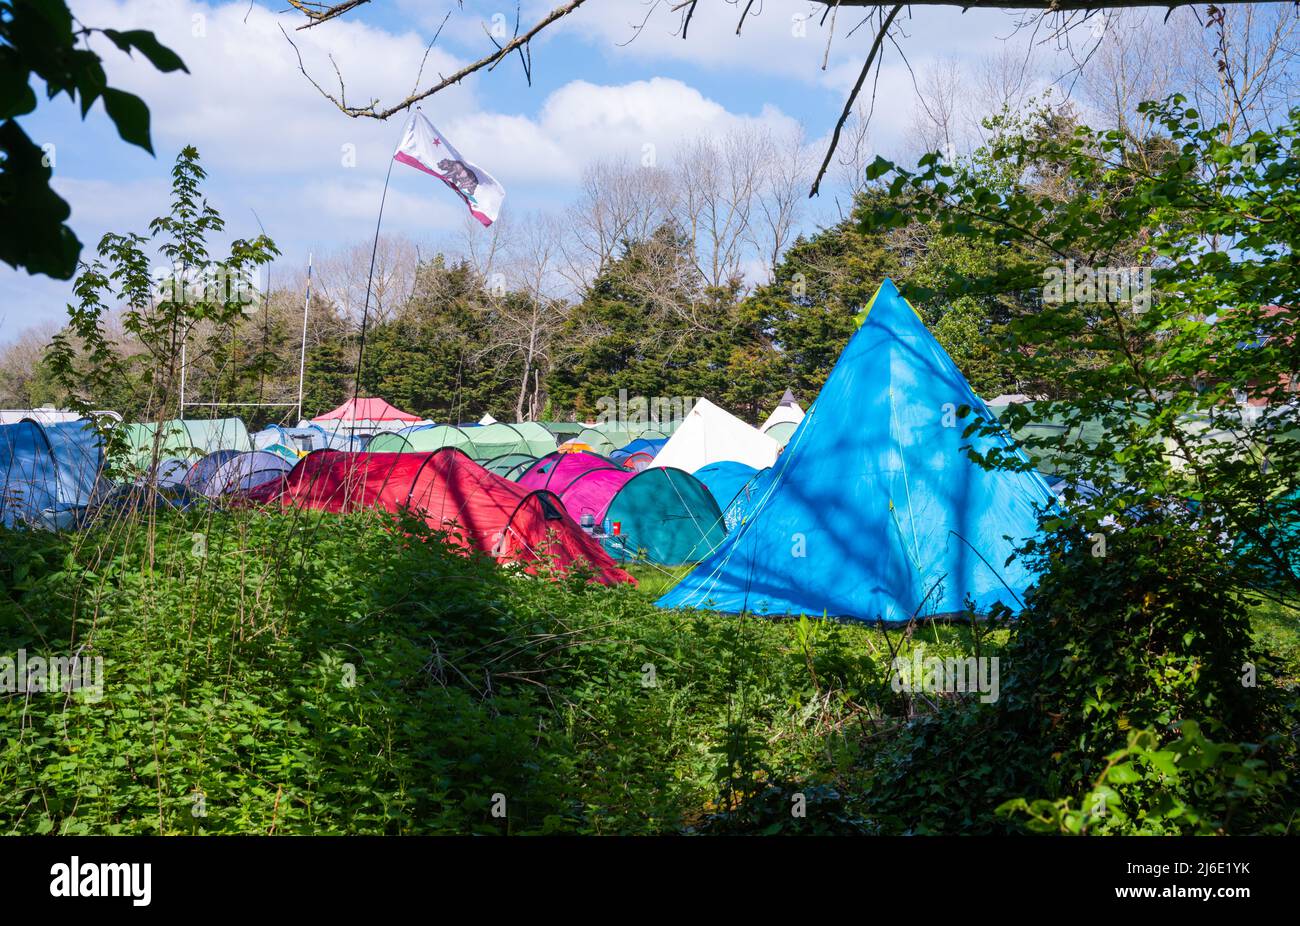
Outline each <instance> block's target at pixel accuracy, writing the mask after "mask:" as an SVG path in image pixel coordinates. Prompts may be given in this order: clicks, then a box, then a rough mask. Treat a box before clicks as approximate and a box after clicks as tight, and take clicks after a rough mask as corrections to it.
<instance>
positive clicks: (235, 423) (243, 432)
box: [124, 418, 253, 471]
mask: <svg viewBox="0 0 1300 926" xmlns="http://www.w3.org/2000/svg"><path fill="white" fill-rule="evenodd" d="M157 434H159V428H158V425H156V424H153V423H144V424H128V425H126V443H127V448H128V451H127V458H126V460H125V461H124V462H125V463H126V465H127V466H130V467H132V468H134V469H135V470H137V471H143V470H145V469H147V468H148V467H149V464H150V462H151V461H152V459H153V449H154V438H155V435H157ZM252 449H253V442H252V440H251V439H250V438H249V436H248V429H247V428H245V427H244V422H243V421H241V420H240V419H238V418H211V419H209V418H186V419H180V418H176V419H173V420H171V421H164V422H163V424H162V429H161V436H160V437H159V438H158V458H159V459H160V460H162V459H178V460H196V459H198V458H199V457H202V456H205V455H207V454H209V453H213V452H214V451H217V450H238V451H241V452H242V451H247V450H252Z"/></svg>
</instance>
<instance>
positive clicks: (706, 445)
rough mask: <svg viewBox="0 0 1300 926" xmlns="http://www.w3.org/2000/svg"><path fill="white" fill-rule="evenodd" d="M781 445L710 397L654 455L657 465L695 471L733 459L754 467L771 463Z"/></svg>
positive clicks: (693, 411) (702, 400)
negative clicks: (714, 402) (719, 405)
mask: <svg viewBox="0 0 1300 926" xmlns="http://www.w3.org/2000/svg"><path fill="white" fill-rule="evenodd" d="M780 449H781V446H780V445H779V444H778V443H777V442H776V441H774V440H772V438H770V437H768V436H767V435H765V434H761V433H760V432H759V430H758V429H757V428H753V427H750V426H749V425H747V424H745V422H743V421H741V420H740V419H739V418H737V417H736V416H735V415H733V414H731V413H730V412H727V411H724V410H723V409H721V408H718V406H716V405H714V404H713V403H712V402H710V401H709V400H708V399H700V400H699V401H698V402H697V403H695V406H694V407H693V408H692V409H691V410H690V412H689V414H687V416H686V420H685V421H684V422H683V423H682V425H681V427H679V428H678V429H677V430H676V431H675V432H674V433H673V436H672V438H671V439H670V440H669V441H668V443H666V444H664V446H663V449H662V450H660V451H659V453H658V454H657V455H656V456H655V461H654V463H653V464H652V465H654V466H672V467H676V468H677V469H684V470H686V472H688V473H693V472H695V471H696V470H698V469H700V468H701V467H703V466H707V465H709V464H710V463H718V462H721V461H722V460H732V461H735V462H736V463H745V464H747V465H749V466H752V467H754V468H755V469H763V468H764V467H766V466H771V465H772V463H773V462H774V461H775V460H776V455H777V453H778V452H779V451H780Z"/></svg>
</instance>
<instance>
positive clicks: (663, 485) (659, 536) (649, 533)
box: [561, 466, 727, 566]
mask: <svg viewBox="0 0 1300 926" xmlns="http://www.w3.org/2000/svg"><path fill="white" fill-rule="evenodd" d="M588 478H590V477H588ZM561 497H562V498H563V495H562V496H561ZM604 521H605V525H606V531H607V533H608V534H609V536H607V537H606V539H605V549H606V550H608V551H609V554H610V555H611V556H613V557H614V559H616V560H619V561H622V562H627V561H629V560H640V559H644V560H649V561H650V562H653V563H659V564H661V565H665V566H675V565H680V564H683V563H696V562H699V561H700V560H702V559H704V558H705V557H706V556H708V555H709V554H710V553H712V552H713V550H714V549H716V548H717V547H718V546H719V545H720V544H721V543H722V542H723V540H725V539H726V536H727V530H726V528H725V527H724V526H723V523H722V512H721V511H720V510H719V509H718V503H717V502H715V501H714V500H713V496H712V495H711V494H710V493H709V490H708V489H707V488H706V487H705V486H704V484H703V483H702V482H700V481H699V480H698V479H696V478H695V477H694V476H692V475H691V474H690V473H687V472H684V471H682V470H680V469H668V468H664V467H658V466H656V467H651V468H650V469H646V470H643V471H641V472H639V473H637V474H636V475H635V476H633V477H632V478H631V479H629V480H628V481H627V482H626V483H625V484H624V485H623V487H622V488H621V489H619V490H618V492H617V494H615V495H614V497H613V499H612V500H611V501H610V503H609V508H607V509H606V511H605V518H604ZM625 528H626V529H625ZM615 532H617V533H615Z"/></svg>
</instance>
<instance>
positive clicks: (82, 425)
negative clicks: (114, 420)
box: [0, 419, 105, 528]
mask: <svg viewBox="0 0 1300 926" xmlns="http://www.w3.org/2000/svg"><path fill="white" fill-rule="evenodd" d="M103 466H104V454H103V443H102V441H101V440H100V436H99V433H98V432H97V431H96V430H95V429H94V428H93V427H92V426H91V425H90V423H89V422H88V421H86V420H84V419H82V420H74V421H52V422H51V423H49V424H44V425H43V424H41V423H40V422H37V421H33V420H24V421H19V422H16V423H14V424H6V425H0V523H3V524H4V525H5V526H6V527H13V526H15V525H17V524H20V523H21V524H25V525H27V526H30V527H48V528H60V527H64V526H67V525H68V524H69V523H71V522H72V521H73V520H74V519H75V518H76V516H77V514H78V513H79V512H80V511H81V510H82V509H84V508H86V507H88V506H91V505H93V504H97V503H99V502H100V501H101V500H102V497H103V490H104V488H105V487H104V484H103V482H102V480H101V473H102V471H103Z"/></svg>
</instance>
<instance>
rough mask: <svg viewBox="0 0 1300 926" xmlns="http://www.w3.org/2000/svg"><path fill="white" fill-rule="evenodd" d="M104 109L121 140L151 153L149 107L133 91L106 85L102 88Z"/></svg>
mask: <svg viewBox="0 0 1300 926" xmlns="http://www.w3.org/2000/svg"><path fill="white" fill-rule="evenodd" d="M104 109H105V110H107V111H108V117H109V118H110V119H112V120H113V124H114V125H115V126H117V134H118V135H120V136H122V140H123V141H126V142H130V143H131V144H133V145H137V146H139V147H141V148H143V149H144V150H145V151H148V152H149V153H150V154H153V144H152V143H151V142H150V140H149V107H148V106H146V105H145V103H144V100H142V99H140V98H139V97H138V96H136V95H135V94H134V93H127V92H126V91H125V90H116V89H114V88H112V87H108V88H106V89H105V90H104Z"/></svg>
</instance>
